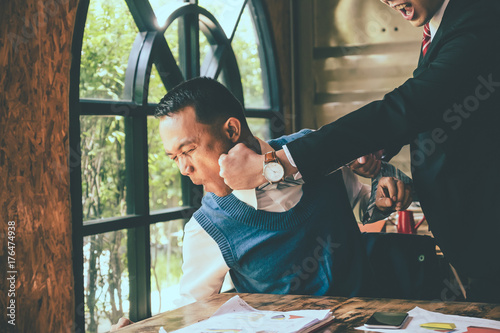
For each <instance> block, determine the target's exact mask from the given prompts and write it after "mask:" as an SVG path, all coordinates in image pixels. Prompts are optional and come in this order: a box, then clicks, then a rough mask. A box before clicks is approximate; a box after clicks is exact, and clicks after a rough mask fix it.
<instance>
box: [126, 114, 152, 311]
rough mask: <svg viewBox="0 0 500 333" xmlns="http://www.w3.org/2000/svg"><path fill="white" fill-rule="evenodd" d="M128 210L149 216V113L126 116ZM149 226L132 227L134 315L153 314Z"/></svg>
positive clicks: (130, 258) (129, 247)
mask: <svg viewBox="0 0 500 333" xmlns="http://www.w3.org/2000/svg"><path fill="white" fill-rule="evenodd" d="M125 149H126V151H125V154H126V176H125V178H126V181H127V213H128V214H135V215H142V216H148V215H149V186H148V167H147V162H148V146H147V116H146V114H144V115H143V116H141V117H134V118H132V117H127V118H126V119H125ZM149 237H150V235H149V225H144V226H141V227H137V228H133V229H128V237H127V250H128V251H127V252H128V253H127V255H128V269H129V281H130V295H129V297H130V318H131V320H133V321H135V320H142V319H145V318H148V317H150V316H151V295H150V294H151V278H150V275H151V273H150V263H151V254H150V250H149V248H150V241H149Z"/></svg>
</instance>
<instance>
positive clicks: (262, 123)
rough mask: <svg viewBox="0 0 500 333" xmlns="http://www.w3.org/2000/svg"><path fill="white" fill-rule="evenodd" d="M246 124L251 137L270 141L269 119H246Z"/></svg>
mask: <svg viewBox="0 0 500 333" xmlns="http://www.w3.org/2000/svg"><path fill="white" fill-rule="evenodd" d="M247 122H248V126H249V127H250V130H251V131H252V133H253V135H255V136H256V137H258V138H259V139H261V140H264V141H267V140H271V126H270V123H271V122H270V121H269V119H265V118H247Z"/></svg>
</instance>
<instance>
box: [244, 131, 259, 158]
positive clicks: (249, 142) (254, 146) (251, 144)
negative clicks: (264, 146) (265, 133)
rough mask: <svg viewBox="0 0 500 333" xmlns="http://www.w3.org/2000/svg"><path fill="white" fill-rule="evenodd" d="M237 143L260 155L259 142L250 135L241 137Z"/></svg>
mask: <svg viewBox="0 0 500 333" xmlns="http://www.w3.org/2000/svg"><path fill="white" fill-rule="evenodd" d="M238 143H243V144H244V145H245V146H247V147H248V148H250V149H251V150H253V151H254V152H256V153H257V154H262V152H261V148H260V143H259V140H257V138H256V137H255V136H253V135H252V133H249V134H247V135H245V136H243V135H242V137H241V138H240V140H239V141H238Z"/></svg>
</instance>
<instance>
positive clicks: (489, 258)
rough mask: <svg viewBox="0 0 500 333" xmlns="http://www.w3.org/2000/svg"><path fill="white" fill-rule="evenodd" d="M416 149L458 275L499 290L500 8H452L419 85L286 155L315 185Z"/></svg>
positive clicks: (480, 1) (415, 160)
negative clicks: (364, 161) (384, 153)
mask: <svg viewBox="0 0 500 333" xmlns="http://www.w3.org/2000/svg"><path fill="white" fill-rule="evenodd" d="M408 143H409V144H410V145H411V159H412V175H413V179H414V184H415V185H414V186H415V189H416V191H417V194H418V197H419V200H420V202H421V204H422V208H423V210H424V213H425V216H426V217H427V219H428V222H429V224H430V226H431V228H432V231H433V234H434V235H435V237H436V240H437V242H438V244H439V246H440V247H441V249H442V250H443V252H444V254H445V256H446V257H447V258H448V260H449V261H450V262H451V263H452V264H453V265H454V266H455V268H456V269H457V270H458V271H459V273H461V274H463V275H465V276H468V277H471V278H479V279H489V280H490V281H492V280H493V281H494V282H498V284H499V285H500V239H499V238H500V217H499V214H498V210H497V207H498V206H500V166H499V160H500V1H498V0H450V3H449V5H448V7H447V9H446V11H445V14H444V17H443V21H442V23H441V26H440V27H439V30H438V31H437V33H436V35H435V37H434V39H433V41H432V44H431V45H430V48H429V50H428V52H427V54H426V56H425V57H423V58H421V60H420V61H419V65H418V68H417V69H416V70H415V71H414V73H413V77H412V78H410V79H409V80H408V81H406V82H405V83H404V84H403V85H401V86H400V87H399V88H396V89H395V90H394V91H392V92H390V93H388V94H387V95H386V96H385V97H384V99H383V100H381V101H376V102H373V103H370V104H368V105H366V106H365V107H362V108H361V109H359V110H357V111H355V112H352V113H350V114H348V115H347V116H345V117H343V118H341V119H339V120H338V121H336V122H334V123H331V124H328V125H326V126H324V127H322V128H321V129H320V130H318V131H316V132H314V133H311V134H309V135H307V136H305V137H303V138H301V139H299V140H296V141H294V142H292V143H290V144H289V145H287V147H288V148H289V150H290V152H291V155H292V157H293V158H294V161H295V162H296V164H297V167H298V168H299V170H300V172H301V173H302V175H303V177H304V179H305V180H306V181H308V180H311V179H313V178H317V177H320V176H322V175H324V174H327V173H329V172H331V171H332V170H335V169H336V168H338V167H339V166H341V165H343V164H345V163H347V162H349V161H351V160H353V159H355V158H356V157H359V156H362V155H364V154H367V153H370V152H373V151H376V150H379V149H382V148H388V149H390V150H394V149H397V148H399V147H401V146H403V145H405V144H408ZM499 302H500V299H499Z"/></svg>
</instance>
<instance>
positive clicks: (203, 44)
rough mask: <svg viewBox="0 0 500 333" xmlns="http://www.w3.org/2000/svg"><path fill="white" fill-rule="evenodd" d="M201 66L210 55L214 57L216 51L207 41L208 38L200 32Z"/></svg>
mask: <svg viewBox="0 0 500 333" xmlns="http://www.w3.org/2000/svg"><path fill="white" fill-rule="evenodd" d="M199 38H200V64H203V61H204V60H205V58H206V56H207V55H208V54H210V55H212V54H213V53H214V51H215V47H213V46H211V45H210V43H209V42H208V40H207V36H205V35H204V34H203V32H201V31H200V37H199Z"/></svg>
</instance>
